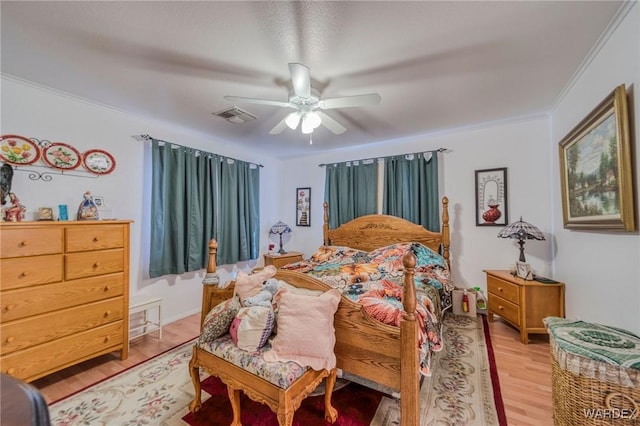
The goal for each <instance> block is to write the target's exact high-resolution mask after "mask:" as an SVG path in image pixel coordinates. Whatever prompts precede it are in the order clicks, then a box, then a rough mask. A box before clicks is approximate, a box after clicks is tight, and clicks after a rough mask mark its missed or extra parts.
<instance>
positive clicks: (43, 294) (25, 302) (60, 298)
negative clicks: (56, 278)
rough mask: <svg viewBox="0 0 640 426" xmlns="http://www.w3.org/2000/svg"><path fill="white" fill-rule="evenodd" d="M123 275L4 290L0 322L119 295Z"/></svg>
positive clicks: (1, 299)
mask: <svg viewBox="0 0 640 426" xmlns="http://www.w3.org/2000/svg"><path fill="white" fill-rule="evenodd" d="M123 292H124V274H123V273H121V272H120V273H116V274H110V275H104V276H99V277H91V278H83V279H79V280H73V281H67V282H59V283H54V284H47V285H43V286H38V287H34V288H22V289H16V290H10V291H5V292H3V293H2V297H1V298H0V306H1V308H0V321H1V322H3V323H5V322H7V321H13V320H17V319H20V318H24V317H27V316H29V315H37V314H42V313H47V312H51V311H56V310H59V309H64V308H69V307H71V306H77V305H82V304H85V303H91V302H96V301H98V300H104V299H110V298H112V297H116V296H122V294H123Z"/></svg>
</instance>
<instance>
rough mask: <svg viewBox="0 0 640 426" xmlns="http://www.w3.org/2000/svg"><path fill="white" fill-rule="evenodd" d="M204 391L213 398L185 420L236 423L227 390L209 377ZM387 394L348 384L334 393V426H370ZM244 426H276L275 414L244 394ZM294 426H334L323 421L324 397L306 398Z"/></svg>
mask: <svg viewBox="0 0 640 426" xmlns="http://www.w3.org/2000/svg"><path fill="white" fill-rule="evenodd" d="M202 390H203V391H205V392H207V393H208V394H210V395H211V397H210V398H209V399H208V400H206V401H205V402H204V403H203V404H202V408H201V409H200V411H198V412H197V413H195V414H192V413H189V414H187V415H186V416H184V417H183V418H182V420H184V421H185V422H187V423H188V424H190V425H191V426H205V425H207V426H213V425H220V426H229V425H230V424H231V420H232V419H233V415H232V411H231V403H230V402H229V397H228V395H227V387H226V386H225V385H224V384H223V383H222V382H221V381H220V379H218V378H216V377H208V378H207V379H205V380H204V381H203V382H202ZM383 395H384V394H383V393H380V392H378V391H375V390H372V389H369V388H366V387H364V386H360V385H358V384H357V383H349V384H348V385H347V386H345V387H343V388H342V389H339V390H337V391H334V392H333V398H332V401H333V406H334V407H335V408H336V410H338V420H337V421H336V422H335V423H334V424H333V425H334V426H369V425H370V424H371V419H373V416H374V415H375V413H376V410H377V408H378V404H380V400H381V399H382V396H383ZM240 406H241V407H242V418H241V420H242V424H243V425H251V426H277V425H278V419H277V418H276V414H275V413H274V412H273V411H271V410H270V409H269V407H267V406H266V405H264V404H259V403H257V402H254V401H252V400H250V399H249V398H247V397H246V396H245V395H244V394H242V399H241V402H240ZM293 425H294V426H316V425H318V426H324V425H331V423H328V422H325V420H324V395H318V396H311V397H308V398H306V399H305V400H304V401H303V402H302V405H301V406H300V408H298V409H297V410H296V413H295V416H294V418H293Z"/></svg>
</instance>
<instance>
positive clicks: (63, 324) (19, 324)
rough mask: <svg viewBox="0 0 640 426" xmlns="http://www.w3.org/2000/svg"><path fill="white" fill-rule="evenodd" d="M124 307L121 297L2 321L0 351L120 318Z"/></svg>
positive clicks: (4, 351) (0, 352) (19, 347)
mask: <svg viewBox="0 0 640 426" xmlns="http://www.w3.org/2000/svg"><path fill="white" fill-rule="evenodd" d="M123 309H124V305H123V302H122V297H116V298H115V299H110V300H106V301H102V302H95V303H90V304H87V305H84V306H77V307H74V308H68V309H64V310H62V311H55V312H50V313H48V314H43V315H37V316H33V317H29V318H26V319H21V320H17V321H11V322H9V323H3V324H2V325H0V336H2V344H1V346H0V354H2V355H5V354H8V353H11V352H15V351H19V350H22V349H25V348H28V347H30V346H35V345H40V344H42V343H45V342H50V341H52V340H55V339H59V338H61V337H64V336H69V335H71V334H75V333H78V332H81V331H84V330H88V329H91V328H94V327H98V326H100V325H103V324H108V323H110V322H114V321H117V320H121V319H122V317H123V315H124V312H123Z"/></svg>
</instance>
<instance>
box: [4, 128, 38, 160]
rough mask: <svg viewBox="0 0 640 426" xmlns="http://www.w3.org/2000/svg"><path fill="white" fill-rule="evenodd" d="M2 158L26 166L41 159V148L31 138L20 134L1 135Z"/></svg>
mask: <svg viewBox="0 0 640 426" xmlns="http://www.w3.org/2000/svg"><path fill="white" fill-rule="evenodd" d="M0 159H2V160H3V161H6V162H7V163H10V164H17V165H19V166H25V165H28V164H33V163H35V162H36V161H38V159H40V148H39V147H38V144H36V143H35V142H33V141H32V140H31V139H27V138H25V137H24V136H19V135H2V136H0Z"/></svg>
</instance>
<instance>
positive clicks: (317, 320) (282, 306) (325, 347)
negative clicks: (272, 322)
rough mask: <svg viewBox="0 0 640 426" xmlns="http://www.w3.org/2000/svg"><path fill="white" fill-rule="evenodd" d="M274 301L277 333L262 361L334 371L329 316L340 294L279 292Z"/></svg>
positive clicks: (332, 327)
mask: <svg viewBox="0 0 640 426" xmlns="http://www.w3.org/2000/svg"><path fill="white" fill-rule="evenodd" d="M277 297H278V299H279V300H278V301H277V303H278V307H279V310H278V318H277V323H278V326H277V327H278V331H277V333H276V336H275V337H274V338H273V341H272V342H271V350H270V351H267V352H265V354H264V359H265V360H266V361H269V362H276V361H293V362H295V363H297V364H300V365H301V366H303V367H311V368H313V369H314V370H322V369H327V370H331V369H333V368H335V366H336V356H335V353H334V352H333V348H334V346H335V344H336V333H335V328H334V326H333V316H334V314H335V313H336V311H337V310H338V304H339V303H340V297H341V296H340V292H339V291H338V290H335V289H331V290H328V291H326V292H324V293H322V294H321V295H319V296H311V295H305V294H296V293H294V292H291V291H283V292H281V293H279V294H278V295H277Z"/></svg>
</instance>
